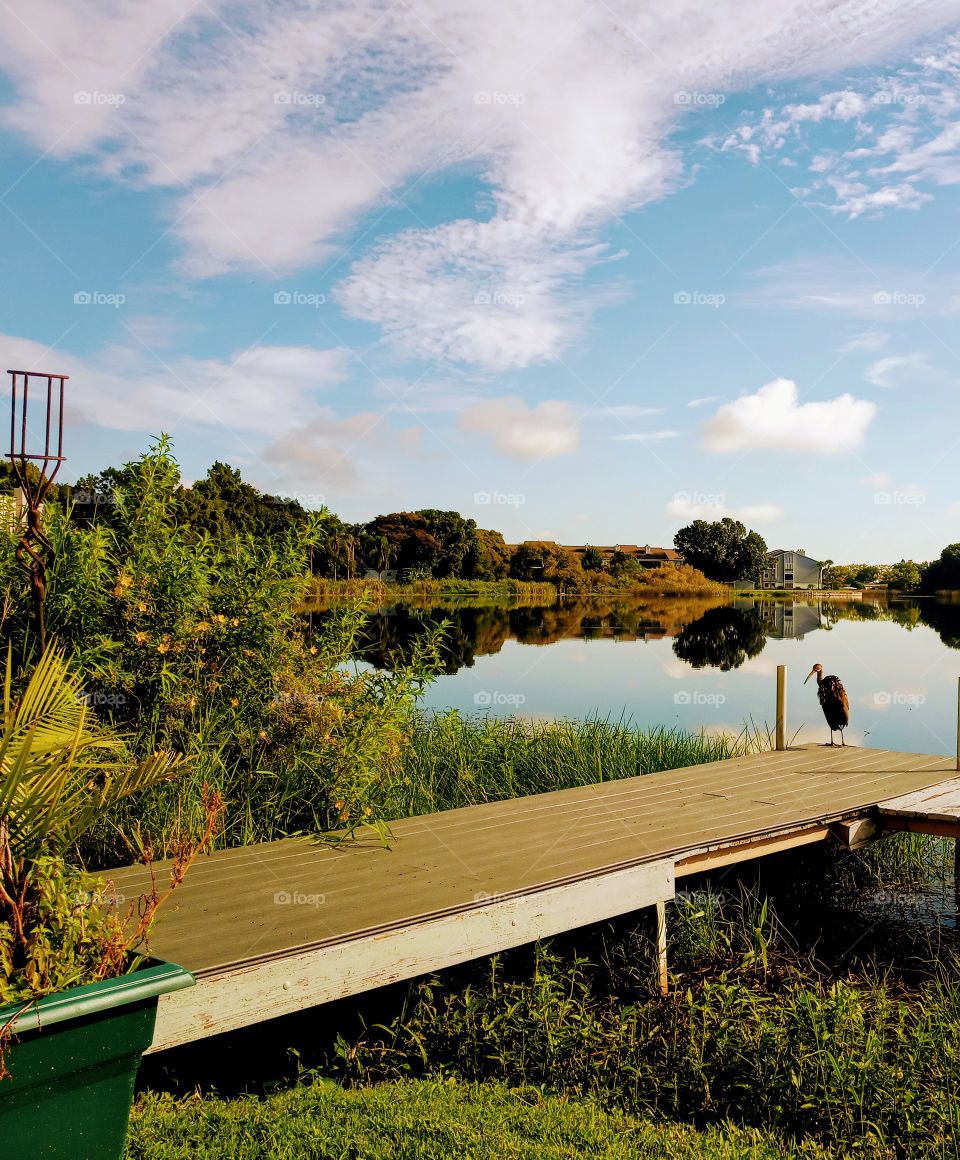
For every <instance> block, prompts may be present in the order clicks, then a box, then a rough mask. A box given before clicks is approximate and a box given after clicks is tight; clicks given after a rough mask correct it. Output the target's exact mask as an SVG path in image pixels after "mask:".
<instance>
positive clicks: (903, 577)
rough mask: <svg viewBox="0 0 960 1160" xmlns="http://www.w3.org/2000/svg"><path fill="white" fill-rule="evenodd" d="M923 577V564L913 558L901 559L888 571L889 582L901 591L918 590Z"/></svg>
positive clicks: (892, 586) (887, 578) (887, 579)
mask: <svg viewBox="0 0 960 1160" xmlns="http://www.w3.org/2000/svg"><path fill="white" fill-rule="evenodd" d="M922 579H923V573H922V569H921V566H920V565H919V564H915V563H914V562H913V560H901V561H900V562H899V563H898V564H893V565H892V566H891V567H890V568H888V569H887V571H886V581H887V584H888V585H889V587H891V588H896V589H897V590H898V591H899V592H916V591H917V589H918V588H919V587H920V582H921V580H922Z"/></svg>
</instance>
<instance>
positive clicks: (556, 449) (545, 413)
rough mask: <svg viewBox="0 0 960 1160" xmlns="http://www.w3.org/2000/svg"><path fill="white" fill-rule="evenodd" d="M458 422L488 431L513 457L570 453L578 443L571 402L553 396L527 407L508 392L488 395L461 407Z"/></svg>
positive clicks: (498, 447)
mask: <svg viewBox="0 0 960 1160" xmlns="http://www.w3.org/2000/svg"><path fill="white" fill-rule="evenodd" d="M459 423H460V428H461V430H462V431H466V432H470V433H475V434H479V435H489V436H490V438H491V442H492V443H493V446H494V448H495V449H496V450H497V451H499V452H500V453H501V454H502V455H509V456H512V457H513V458H515V459H523V460H527V461H535V460H539V459H547V458H551V457H553V456H557V455H569V454H570V453H571V452H573V451H576V449H577V447H578V446H579V444H580V433H579V429H578V427H577V422H576V418H575V416H574V413H573V410H572V408H571V407H570V404H569V403H563V402H556V401H552V400H547V401H545V402H542V403H537V404H536V406H534V407H528V406H527V404H526V403H525V402H524V401H523V400H522V399H518V398H514V397H510V396H508V397H506V398H501V399H488V400H486V401H485V402H482V403H477V404H475V405H474V406H472V407H468V408H467V409H466V410H465V411H463V412H462V414H461V415H460V419H459Z"/></svg>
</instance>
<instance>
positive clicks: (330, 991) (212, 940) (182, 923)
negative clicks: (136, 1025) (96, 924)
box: [111, 745, 960, 1051]
mask: <svg viewBox="0 0 960 1160" xmlns="http://www.w3.org/2000/svg"><path fill="white" fill-rule="evenodd" d="M902 829H913V830H920V831H923V832H928V833H940V834H950V835H951V836H960V775H958V773H957V762H956V759H955V758H954V757H949V758H948V757H931V756H929V755H927V754H920V753H892V752H888V751H886V750H880V749H861V748H857V747H854V746H847V747H845V748H841V747H836V748H832V749H831V748H827V747H825V746H820V745H806V746H798V747H794V748H788V749H785V750H783V751H772V752H769V753H760V754H755V755H752V756H749V757H740V758H735V759H733V760H729V761H720V762H713V763H709V764H706V765H697V766H691V767H689V768H684V769H674V770H666V771H664V772H661V773H655V774H649V775H646V776H641V777H633V778H628V779H624V780H620V781H610V782H605V783H602V784H597V785H591V786H585V787H579V788H576V789H569V790H560V791H557V792H553V793H545V794H538V795H536V796H533V797H526V798H515V799H511V800H508V801H502V802H493V803H489V804H486V805H479V806H470V807H468V808H465V809H458V810H450V811H447V812H444V813H440V814H431V815H428V816H426V817H416V818H408V819H405V820H402V821H398V822H396V823H394V824H393V826H392V832H393V835H394V838H393V840H392V841H391V843H390V848H389V849H388V848H384V847H383V846H382V845H380V844H379V843H377V842H364V843H361V844H358V845H355V846H341V847H330V846H320V845H317V844H315V843H313V842H311V841H308V840H302V839H289V840H286V841H280V842H272V843H269V844H264V845H258V846H247V847H243V848H240V849H235V850H226V851H222V852H218V853H215V854H212V855H210V856H209V857H205V858H202V859H200V860H199V861H198V862H197V864H195V865H194V867H193V868H192V870H191V871H190V873H189V874H188V876H187V878H186V881H185V882H184V884H183V885H182V886H181V887H180V889H179V890H178V891H177V893H176V894H175V895H174V897H173V899H172V900H171V901H170V902H169V903H168V904H167V907H166V909H165V910H163V911H161V917H160V919H159V921H158V923H157V925H156V927H155V929H154V932H153V934H152V936H151V950H152V951H153V953H155V954H157V955H159V956H161V957H163V958H167V959H170V960H172V961H174V962H177V963H180V964H181V965H183V966H185V967H187V968H188V969H189V970H191V971H193V972H194V973H195V975H196V976H197V986H196V987H193V988H190V989H188V990H184V991H178V992H176V993H174V994H171V995H168V996H164V997H163V998H162V999H161V1000H160V1008H159V1013H158V1018H157V1029H156V1035H155V1038H154V1043H153V1047H152V1050H154V1051H158V1050H162V1049H164V1048H167V1047H172V1046H175V1045H178V1044H182V1043H187V1042H190V1041H192V1040H196V1039H200V1038H203V1037H204V1036H208V1035H214V1034H217V1033H219V1032H223V1031H229V1030H232V1029H234V1028H238V1027H243V1026H246V1025H248V1024H251V1023H255V1022H259V1021H261V1020H264V1019H270V1018H274V1017H276V1016H279V1015H285V1014H289V1013H291V1012H294V1011H298V1010H301V1009H303V1008H305V1007H310V1006H313V1005H315V1004H318V1003H324V1002H328V1001H330V1000H332V999H339V998H343V997H345V996H348V995H354V994H359V993H360V992H363V991H366V990H370V989H372V988H375V987H378V986H381V985H383V984H385V983H390V982H395V981H397V980H400V979H409V978H413V977H415V976H417V975H420V974H423V973H425V972H429V971H433V970H437V969H440V968H443V967H448V966H452V965H453V964H455V963H460V962H465V961H467V960H469V959H472V958H477V957H480V956H483V955H488V954H493V953H495V952H497V951H501V950H506V949H507V948H509V947H514V946H519V945H521V944H523V943H526V942H530V941H532V940H533V939H536V938H542V937H547V936H550V935H554V934H558V933H560V932H562V931H567V930H572V929H575V928H576V927H580V926H585V925H587V924H589V923H592V922H597V921H600V920H603V919H608V918H613V917H614V916H617V915H622V914H626V913H629V912H631V911H634V910H637V909H640V908H642V907H650V906H656V907H657V910H658V916H659V919H660V923H659V926H660V929H661V936H662V935H663V930H664V923H665V914H666V912H665V904H666V903H667V902H669V901H672V899H673V898H674V895H675V890H676V885H675V884H676V879H677V878H680V877H682V876H684V875H689V874H693V873H698V872H700V871H703V870H709V869H712V868H715V867H719V866H724V865H730V864H732V863H735V862H741V861H745V860H747V859H751V858H757V857H762V856H764V855H767V854H772V853H776V852H778V851H781V850H786V849H790V848H792V847H796V846H800V845H804V844H807V843H813V842H820V841H824V840H826V839H828V838H831V837H833V838H835V839H838V840H840V841H843V842H846V843H847V844H850V845H857V844H860V843H862V842H864V841H869V840H872V839H875V838H878V837H882V836H883V835H884V834H885V833H887V832H890V831H895V830H902ZM159 869H160V872H161V874H162V870H163V867H160V868H159ZM111 877H112V881H113V884H114V887H115V890H116V891H117V894H118V895H119V896H124V897H126V898H128V899H129V898H133V897H134V896H136V895H137V894H139V893H140V892H141V891H144V890H148V889H149V878H148V876H147V873H146V871H145V869H144V868H143V867H142V866H141V867H129V868H126V869H124V870H120V871H117V872H116V873H115V874H113V875H112V876H111ZM161 881H162V878H161ZM665 970H666V967H665V959H664V958H663V956H662V955H661V971H662V975H661V978H662V981H663V983H664V984H665V982H666V974H665Z"/></svg>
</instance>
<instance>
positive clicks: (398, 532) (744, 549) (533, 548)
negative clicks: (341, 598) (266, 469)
mask: <svg viewBox="0 0 960 1160" xmlns="http://www.w3.org/2000/svg"><path fill="white" fill-rule="evenodd" d="M31 470H32V468H31ZM136 470H137V464H136V463H130V464H127V465H126V466H124V467H119V468H117V467H108V468H105V469H104V470H103V471H101V472H99V473H97V474H91V475H86V476H83V477H82V478H80V479H78V480H77V482H76V483H74V484H59V485H54V487H53V488H52V489H51V491H50V494H49V496H48V502H49V503H54V504H63V505H67V506H70V507H71V511H72V518H73V519H74V520H76V521H77V522H79V523H86V524H92V523H96V522H98V521H100V520H108V519H109V515H110V511H111V508H112V505H113V503H114V495H115V493H116V491H117V489H118V488H121V487H123V486H125V485H127V484H129V482H130V473H131V472H134V471H136ZM13 486H14V479H13V474H12V468H11V466H10V464H9V463H8V462H6V461H3V462H0V493H9V492H10V491H11V490H12V488H13ZM174 505H175V510H174V512H173V513H172V514H173V518H174V519H175V520H176V522H177V523H178V524H181V525H186V526H188V527H190V528H192V529H193V530H194V531H195V532H196V533H197V534H198V535H203V534H207V535H210V536H212V537H215V538H216V537H222V536H227V535H232V534H235V533H241V534H249V535H252V536H254V537H257V538H260V539H271V538H274V537H278V536H283V535H285V534H286V533H288V532H291V531H303V530H304V529H305V528H306V527H307V526H308V524H309V525H310V527H311V541H312V543H313V545H314V546H313V549H312V568H313V571H314V573H315V574H316V575H317V576H320V577H324V578H329V579H333V580H341V579H344V580H345V579H354V578H357V577H363V576H365V575H366V574H367V573H368V571H373V572H375V573H376V574H377V575H379V576H382V575H383V574H384V573H388V572H390V573H397V574H399V575H400V576H401V577H402V579H404V580H408V581H415V580H419V579H428V578H430V579H438V580H443V579H448V578H450V579H462V580H483V581H496V580H505V579H508V578H509V579H515V580H532V581H542V582H546V583H552V584H556V585H558V586H561V587H564V586H566V587H571V588H577V587H581V586H584V585H586V586H588V587H589V586H591V585H596V584H597V582H604V581H605V578H609V580H610V581H611V582H613V583H614V584H618V585H622V584H628V583H629V582H630V581H631V580H632V579H633V578H635V577H636V576H637V574H638V573H639V572H640V571H641V565H640V563H639V561H638V560H636V559H635V558H634V557H633V556H631V555H630V554H629V553H627V552H623V551H619V550H618V551H615V552H613V553H612V554H611V555H609V556H605V555H604V553H602V552H601V551H600V550H599V549H598V548H596V547H594V546H591V545H586V550H585V551H584V552H583V553H582V554H579V556H578V555H577V554H575V553H573V552H571V551H569V550H568V549H567V548H565V547H564V546H563V545H561V544H557V543H554V542H552V541H547V540H539V541H530V540H528V541H525V542H524V543H522V544H519V545H514V546H509V545H508V544H507V543H506V541H505V540H504V537H503V535H502V534H501V533H500V532H498V531H496V530H494V529H492V528H481V527H478V526H477V523H476V520H473V519H468V518H466V517H464V516H462V515H461V514H460V513H459V512H456V511H446V510H441V509H439V508H424V509H421V510H419V511H410V512H391V513H388V514H386V515H378V516H376V517H374V518H373V519H371V520H369V521H367V522H365V523H349V522H347V521H344V520H342V519H340V517H339V516H337V515H336V514H335V513H333V512H330V511H328V510H327V509H325V508H324V509H321V511H320V512H319V513H316V512H311V511H308V510H307V509H306V508H304V507H303V505H302V504H301V503H300V502H299V501H298V500H297V499H296V497H293V496H288V495H283V494H281V495H271V494H270V493H268V492H262V491H260V490H259V489H258V488H256V487H254V486H253V485H252V484H250V483H247V482H246V481H245V480H244V479H243V478H242V477H241V474H240V472H239V470H238V469H237V468H235V467H231V466H230V465H229V464H226V463H221V462H219V461H217V462H215V463H214V464H213V465H212V466H211V467H210V469H209V470H208V471H207V474H206V475H205V476H204V477H203V478H202V479H198V480H196V481H195V482H194V483H193V484H192V485H191V486H189V487H188V486H183V485H181V486H180V487H178V488H177V489H176V492H175V499H174ZM674 546H675V547H676V549H677V551H678V552H679V554H680V556H681V557H682V559H683V561H684V563H685V564H687V565H689V566H690V567H691V568H694V569H696V570H697V571H699V572H701V573H703V575H704V576H705V577H706V578H707V579H708V580H712V581H718V582H730V581H734V580H747V581H752V582H756V581H757V580H758V578H759V576H760V573H761V571H762V569H763V566H764V563H765V561H766V558H767V551H768V549H767V545H766V543H765V541H764V539H763V537H762V536H761V535H760V534H759V533H758V532H755V531H752V530H750V529H748V528H747V527H745V525H744V524H742V523H741V522H740V521H739V520H734V519H731V518H730V517H724V518H723V519H720V520H715V521H712V522H711V521H706V520H694V521H693V522H692V523H691V524H689V525H687V526H686V527H684V528H681V529H680V530H679V531H678V532H677V533H676V535H675V536H674ZM823 565H824V582H825V585H826V586H829V587H835V588H839V587H844V586H849V585H852V586H854V587H863V586H864V585H865V584H869V583H873V582H876V581H879V582H885V583H887V584H888V585H889V586H890V587H892V588H896V589H899V590H901V591H906V592H915V591H935V590H937V589H958V588H960V544H951V545H948V546H947V547H946V548H944V550H943V552H942V553H941V555H940V557H939V559H937V560H934V561H931V562H929V563H920V564H918V563H915V562H914V561H913V560H901V561H899V562H898V563H896V564H888V565H883V564H835V563H834V562H833V561H832V560H825V561H823Z"/></svg>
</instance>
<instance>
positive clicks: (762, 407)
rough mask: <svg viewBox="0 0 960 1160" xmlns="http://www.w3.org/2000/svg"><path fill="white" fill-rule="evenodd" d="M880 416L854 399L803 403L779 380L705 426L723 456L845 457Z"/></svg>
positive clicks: (707, 440)
mask: <svg viewBox="0 0 960 1160" xmlns="http://www.w3.org/2000/svg"><path fill="white" fill-rule="evenodd" d="M875 413H876V407H875V405H874V404H873V403H871V402H869V401H868V400H866V399H855V398H854V397H853V396H852V395H840V396H838V397H837V398H836V399H829V400H826V401H824V402H815V403H800V402H799V401H798V391H797V384H796V383H795V382H793V381H792V380H790V379H774V380H773V381H772V382H769V383H766V384H765V385H764V386H762V387H761V388H760V389H759V390H758V391H757V392H756V394H753V395H742V396H741V397H740V398H738V399H735V400H734V401H733V402H732V403H726V404H725V405H724V406H722V407H720V408H719V410H718V411H717V413H716V414H715V415H714V416H713V417H712V418H711V419H709V420H708V421H707V422H706V423H705V424H704V425H703V428H702V432H703V440H704V446H705V447H706V448H707V450H708V451H713V452H715V453H717V454H720V455H729V454H733V453H736V452H740V451H750V450H763V451H776V450H780V451H800V452H804V453H806V454H808V455H839V454H842V453H844V452H848V451H853V450H854V449H855V448H857V447H859V446H860V444H861V443H862V442H863V437H864V435H865V434H866V430H867V427H868V426H869V425H870V422H871V420H872V419H873V416H874V414H875Z"/></svg>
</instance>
